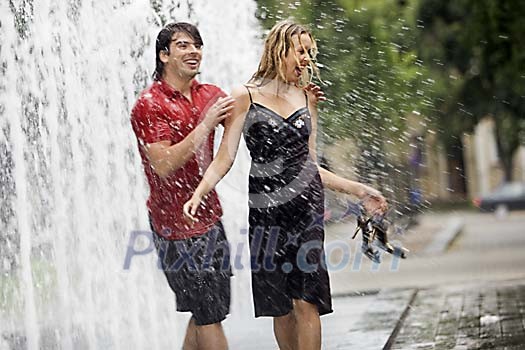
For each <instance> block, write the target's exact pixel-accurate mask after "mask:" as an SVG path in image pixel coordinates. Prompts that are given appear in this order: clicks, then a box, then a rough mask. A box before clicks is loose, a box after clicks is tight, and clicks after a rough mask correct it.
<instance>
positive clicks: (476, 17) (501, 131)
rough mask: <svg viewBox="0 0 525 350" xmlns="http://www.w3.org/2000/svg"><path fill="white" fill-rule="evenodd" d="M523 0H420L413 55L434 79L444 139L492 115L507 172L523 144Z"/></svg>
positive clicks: (524, 64)
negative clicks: (420, 28) (417, 54)
mask: <svg viewBox="0 0 525 350" xmlns="http://www.w3.org/2000/svg"><path fill="white" fill-rule="evenodd" d="M524 15H525V3H524V2H522V1H521V2H520V1H513V0H501V1H492V0H421V1H420V5H419V9H418V18H419V21H420V22H421V24H422V30H421V32H420V33H419V35H418V37H417V38H416V39H417V42H418V46H419V48H418V53H419V56H420V57H421V58H422V59H423V61H424V62H425V65H427V66H428V67H429V68H430V69H432V71H433V74H434V75H435V77H436V78H435V80H436V81H438V84H437V86H438V87H439V88H438V89H437V90H436V96H435V101H436V106H437V107H438V110H437V112H438V113H437V115H438V117H439V121H440V124H441V125H443V126H444V127H446V130H447V132H446V133H441V135H442V138H443V140H444V141H445V143H446V144H447V145H449V146H450V145H452V144H454V139H456V140H457V139H458V138H459V137H460V135H461V134H462V133H463V132H465V131H470V130H471V129H472V128H473V126H474V125H475V124H476V123H477V122H478V121H479V119H480V118H483V117H485V116H487V115H492V116H493V117H494V118H495V120H496V133H497V139H498V148H499V152H500V156H501V159H502V161H503V163H504V168H505V170H506V176H507V178H510V173H511V172H510V169H511V168H512V155H513V153H514V152H515V150H516V148H517V147H518V146H519V145H520V144H524V143H525V142H524V141H525V140H524V139H523V134H524V132H525V129H524V127H525V123H524V120H523V119H524V118H525V74H524V71H523V69H524V67H525V45H524V44H525V43H524V39H523V33H524V32H525V23H524V22H523V20H522V18H523V16H524Z"/></svg>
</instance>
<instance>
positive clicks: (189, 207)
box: [182, 195, 202, 224]
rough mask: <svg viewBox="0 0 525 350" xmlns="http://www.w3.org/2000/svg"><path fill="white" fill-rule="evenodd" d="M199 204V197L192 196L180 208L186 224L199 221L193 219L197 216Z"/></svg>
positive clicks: (200, 199)
mask: <svg viewBox="0 0 525 350" xmlns="http://www.w3.org/2000/svg"><path fill="white" fill-rule="evenodd" d="M201 202H202V198H201V197H199V196H195V195H193V196H192V197H191V198H190V200H189V201H187V202H186V203H184V206H183V207H182V212H183V213H184V217H185V218H186V219H187V221H188V222H190V223H192V224H193V223H195V222H199V219H197V218H196V217H195V214H197V209H199V206H200V205H201Z"/></svg>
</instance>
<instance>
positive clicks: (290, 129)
mask: <svg viewBox="0 0 525 350" xmlns="http://www.w3.org/2000/svg"><path fill="white" fill-rule="evenodd" d="M248 91H249V90H248ZM250 102H251V104H250V109H249V111H248V113H247V115H246V121H245V125H244V137H245V140H246V145H247V147H248V150H249V152H250V155H251V158H252V162H251V168H250V175H249V192H250V193H249V205H250V211H249V226H250V227H249V237H250V253H251V264H252V288H253V297H254V304H255V316H256V317H258V316H283V315H285V314H287V313H289V312H290V311H291V309H292V307H293V305H292V299H303V300H306V301H308V302H310V303H313V304H315V305H317V306H318V310H319V314H320V315H323V314H326V313H329V312H332V303H331V296H330V283H329V278H328V272H327V271H326V264H325V261H324V247H323V242H324V224H323V218H324V194H323V186H322V183H321V177H320V175H319V171H318V169H317V164H316V163H315V162H314V161H313V160H312V158H311V157H310V153H309V146H308V140H309V137H310V132H311V127H312V124H311V116H310V113H309V111H308V108H307V107H302V108H300V109H298V110H297V111H295V112H294V113H292V114H291V115H290V116H288V117H287V118H286V119H285V118H283V117H282V116H280V115H279V114H277V113H276V112H274V111H272V110H271V109H269V108H268V107H265V106H263V105H261V104H259V103H257V102H253V100H252V95H251V92H250Z"/></svg>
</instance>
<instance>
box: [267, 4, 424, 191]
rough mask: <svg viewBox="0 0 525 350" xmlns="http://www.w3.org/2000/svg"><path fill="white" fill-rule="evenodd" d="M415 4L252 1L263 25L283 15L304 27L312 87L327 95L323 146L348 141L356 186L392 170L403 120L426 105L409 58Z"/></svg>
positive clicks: (419, 72)
mask: <svg viewBox="0 0 525 350" xmlns="http://www.w3.org/2000/svg"><path fill="white" fill-rule="evenodd" d="M414 2H415V1H379V0H367V1H364V0H362V1H356V0H338V1H334V0H332V1H320V0H308V1H301V2H297V1H276V0H259V1H258V5H259V6H258V8H259V9H258V17H259V18H260V19H261V21H262V23H263V26H264V27H266V28H270V27H271V26H273V24H274V23H275V22H276V21H277V20H281V19H286V18H289V17H293V18H294V19H296V20H297V21H299V22H300V23H305V24H309V25H310V27H311V29H312V31H313V34H314V36H315V37H316V39H317V42H318V44H319V47H320V50H319V51H320V52H319V55H318V65H319V67H320V69H321V78H322V81H321V82H319V83H320V84H321V85H322V86H323V89H324V90H325V92H326V94H327V96H328V97H329V101H328V103H326V104H324V105H323V106H322V109H321V113H320V119H321V121H320V123H321V127H322V130H323V131H324V134H323V138H324V141H325V142H327V143H330V142H332V141H333V140H335V139H338V138H351V139H353V140H354V142H355V143H356V144H357V146H358V147H359V149H360V152H359V154H356V155H354V157H355V160H356V163H357V165H358V168H359V169H360V170H361V171H360V172H359V173H360V175H361V180H362V181H370V180H371V179H370V176H369V175H370V174H372V175H374V176H375V177H378V178H379V182H380V183H381V179H382V178H383V179H384V178H388V174H389V173H392V172H396V171H397V170H398V169H399V167H400V166H399V164H397V163H395V161H394V159H396V158H399V155H396V156H393V155H392V154H389V152H390V153H394V152H399V148H396V146H397V145H399V144H405V143H408V140H409V138H410V137H411V136H412V133H413V131H412V130H410V129H409V127H408V125H407V123H406V118H407V115H408V114H410V113H412V112H414V111H415V113H417V114H421V115H423V116H424V115H427V113H426V111H427V110H430V108H431V107H432V103H431V101H432V97H431V96H430V94H431V90H432V85H433V82H432V79H430V76H429V75H428V74H427V72H426V68H425V67H424V66H423V65H422V64H421V62H420V61H419V60H418V58H417V55H416V53H417V52H416V48H417V46H416V43H415V35H416V33H417V31H416V25H417V23H416V21H415V12H414V10H415V8H416V7H415V6H413V3H414ZM397 173H399V171H397ZM406 186H407V185H406V184H401V185H400V186H399V185H398V184H396V187H401V188H399V190H401V191H404V190H405V188H404V187H406Z"/></svg>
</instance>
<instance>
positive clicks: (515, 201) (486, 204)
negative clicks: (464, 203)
mask: <svg viewBox="0 0 525 350" xmlns="http://www.w3.org/2000/svg"><path fill="white" fill-rule="evenodd" d="M472 204H474V205H475V206H476V207H478V208H479V209H480V210H481V211H495V210H517V209H525V182H507V183H505V184H503V185H501V186H500V187H498V188H496V189H495V190H494V191H493V192H491V193H489V194H486V195H484V196H480V197H476V198H474V199H473V200H472Z"/></svg>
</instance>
